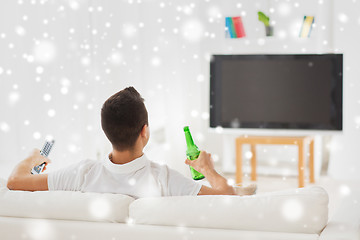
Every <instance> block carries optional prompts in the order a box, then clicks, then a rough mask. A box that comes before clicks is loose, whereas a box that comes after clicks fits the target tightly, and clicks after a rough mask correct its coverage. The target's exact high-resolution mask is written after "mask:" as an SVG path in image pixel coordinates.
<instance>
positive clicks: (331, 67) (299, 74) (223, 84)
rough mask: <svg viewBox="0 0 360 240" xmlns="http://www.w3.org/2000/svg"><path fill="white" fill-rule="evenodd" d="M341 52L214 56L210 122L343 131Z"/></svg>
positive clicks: (211, 67) (241, 125) (273, 127)
mask: <svg viewBox="0 0 360 240" xmlns="http://www.w3.org/2000/svg"><path fill="white" fill-rule="evenodd" d="M342 71H343V56H342V54H322V55H304V54H301V55H300V54H299V55H213V57H212V60H211V63H210V127H213V128H214V127H218V126H220V127H223V128H270V129H304V130H309V129H314V130H342V98H343V90H342V89H343V87H342V82H343V81H342Z"/></svg>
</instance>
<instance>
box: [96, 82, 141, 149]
mask: <svg viewBox="0 0 360 240" xmlns="http://www.w3.org/2000/svg"><path fill="white" fill-rule="evenodd" d="M144 125H148V113H147V111H146V108H145V104H144V99H143V98H142V97H141V96H140V94H139V93H138V92H137V91H136V89H135V88H133V87H128V88H125V89H123V90H121V91H120V92H118V93H115V94H114V95H112V96H111V97H110V98H109V99H108V100H106V101H105V103H104V104H103V106H102V108H101V127H102V129H103V130H104V132H105V135H106V136H107V138H108V139H109V140H110V142H111V143H112V145H113V148H114V149H115V150H117V151H124V150H130V149H132V148H133V147H134V144H135V142H136V140H137V138H138V137H139V134H140V132H141V130H142V128H143V127H144Z"/></svg>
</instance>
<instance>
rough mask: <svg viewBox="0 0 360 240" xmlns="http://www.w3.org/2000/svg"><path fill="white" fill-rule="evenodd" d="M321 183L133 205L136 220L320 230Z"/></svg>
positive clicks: (324, 216)
mask: <svg viewBox="0 0 360 240" xmlns="http://www.w3.org/2000/svg"><path fill="white" fill-rule="evenodd" d="M328 202H329V198H328V194H327V193H326V191H325V190H324V189H323V188H321V187H310V188H301V189H293V190H288V191H279V192H273V193H268V194H262V195H254V196H242V197H240V196H198V197H190V196H189V197H163V198H142V199H138V200H136V201H134V202H133V203H132V204H131V205H130V218H131V220H132V221H133V222H134V223H135V224H154V225H168V226H179V227H204V228H222V229H239V230H253V231H273V232H292V233H317V234H319V233H320V232H321V230H322V229H323V228H324V227H325V226H326V224H327V220H328Z"/></svg>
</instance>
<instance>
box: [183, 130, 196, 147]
mask: <svg viewBox="0 0 360 240" xmlns="http://www.w3.org/2000/svg"><path fill="white" fill-rule="evenodd" d="M185 139H186V145H187V147H188V148H189V147H194V146H195V144H194V140H193V138H192V136H191V133H190V132H188V131H185Z"/></svg>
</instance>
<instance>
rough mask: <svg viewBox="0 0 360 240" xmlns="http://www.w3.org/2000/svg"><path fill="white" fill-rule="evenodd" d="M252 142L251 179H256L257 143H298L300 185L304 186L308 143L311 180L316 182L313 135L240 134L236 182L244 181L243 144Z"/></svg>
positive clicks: (237, 142) (237, 145)
mask: <svg viewBox="0 0 360 240" xmlns="http://www.w3.org/2000/svg"><path fill="white" fill-rule="evenodd" d="M243 144H250V146H251V152H252V157H251V180H252V181H256V149H255V146H256V144H283V145H296V146H298V148H299V154H298V171H299V178H298V179H299V187H304V186H305V184H304V173H305V160H304V151H305V146H306V144H310V156H309V171H310V174H309V178H310V179H309V180H310V183H314V182H315V178H314V139H313V138H312V137H306V136H305V137H274V136H247V135H245V136H240V137H238V138H236V183H237V184H241V183H242V175H243V171H242V145H243ZM305 159H306V158H305Z"/></svg>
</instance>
